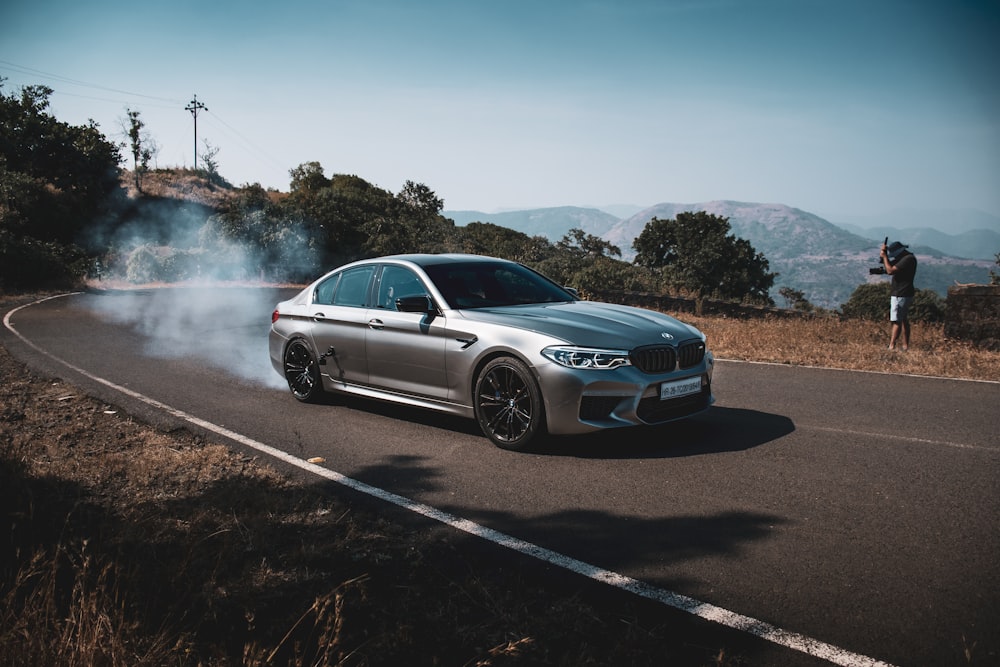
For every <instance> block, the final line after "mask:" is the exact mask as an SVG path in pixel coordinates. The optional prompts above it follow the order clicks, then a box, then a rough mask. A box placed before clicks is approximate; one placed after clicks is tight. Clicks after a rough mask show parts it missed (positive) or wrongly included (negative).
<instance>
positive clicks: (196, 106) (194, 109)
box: [184, 95, 208, 170]
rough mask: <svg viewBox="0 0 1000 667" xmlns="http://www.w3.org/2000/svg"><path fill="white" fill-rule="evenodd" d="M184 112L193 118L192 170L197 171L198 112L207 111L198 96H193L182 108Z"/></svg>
mask: <svg viewBox="0 0 1000 667" xmlns="http://www.w3.org/2000/svg"><path fill="white" fill-rule="evenodd" d="M184 110H185V111H190V112H191V115H192V116H194V168H195V169H196V170H197V169H198V111H199V110H205V111H208V107H206V106H205V105H204V104H202V103H201V102H199V101H198V96H197V95H195V96H194V99H193V100H191V102H190V103H189V104H188V105H187V106H186V107H184Z"/></svg>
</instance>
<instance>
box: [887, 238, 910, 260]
mask: <svg viewBox="0 0 1000 667" xmlns="http://www.w3.org/2000/svg"><path fill="white" fill-rule="evenodd" d="M909 247H910V246H908V245H903V244H902V243H900V242H899V241H893V242H892V243H890V244H889V247H888V248H886V251H885V254H886V255H887V256H888V257H889V263H890V264H895V263H896V261H897V260H899V258H900V257H902V256H903V253H904V252H906V249H907V248H909Z"/></svg>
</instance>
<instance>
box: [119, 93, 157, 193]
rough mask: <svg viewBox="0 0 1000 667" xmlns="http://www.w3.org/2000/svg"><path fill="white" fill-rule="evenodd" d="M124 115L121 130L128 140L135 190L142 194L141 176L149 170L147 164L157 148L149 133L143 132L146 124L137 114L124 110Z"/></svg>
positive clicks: (136, 112)
mask: <svg viewBox="0 0 1000 667" xmlns="http://www.w3.org/2000/svg"><path fill="white" fill-rule="evenodd" d="M125 115H126V117H127V119H125V120H122V130H123V132H124V133H125V134H126V136H128V139H129V149H130V150H131V153H132V175H133V177H134V182H135V189H136V190H138V191H139V192H142V175H143V174H144V173H145V172H147V171H148V170H149V162H150V160H152V159H153V155H155V154H156V151H157V150H158V148H157V146H156V144H155V143H154V142H153V139H152V137H151V136H150V135H149V133H148V132H146V131H144V128H145V127H146V124H145V123H144V122H143V121H142V119H141V118H140V117H139V112H138V111H132V110H131V109H129V108H126V109H125Z"/></svg>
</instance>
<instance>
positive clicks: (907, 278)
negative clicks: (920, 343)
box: [881, 241, 917, 350]
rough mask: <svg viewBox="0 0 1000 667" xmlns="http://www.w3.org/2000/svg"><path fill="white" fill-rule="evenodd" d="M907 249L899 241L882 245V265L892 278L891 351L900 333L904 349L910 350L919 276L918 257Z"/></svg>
mask: <svg viewBox="0 0 1000 667" xmlns="http://www.w3.org/2000/svg"><path fill="white" fill-rule="evenodd" d="M907 247H908V246H905V245H903V244H902V243H900V242H899V241H893V242H892V243H890V244H889V245H888V246H887V245H885V244H884V243H883V244H882V253H881V257H882V265H883V266H884V267H885V272H886V273H888V274H889V275H890V276H892V290H891V292H890V294H891V295H892V296H890V298H889V321H890V322H892V335H891V336H890V337H889V349H890V350H895V349H896V343H897V341H899V335H900V333H902V334H903V349H904V350H909V349H910V317H909V312H910V306H912V305H913V295H914V294H915V293H916V290H915V289H914V287H913V277H914V276H915V275H916V274H917V257H916V255H914V254H913V253H911V252H909V251H908V250H907V249H906V248H907Z"/></svg>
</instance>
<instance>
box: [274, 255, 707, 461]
mask: <svg viewBox="0 0 1000 667" xmlns="http://www.w3.org/2000/svg"><path fill="white" fill-rule="evenodd" d="M269 348H270V356H271V363H272V365H273V366H274V368H275V370H276V371H277V372H278V373H280V374H282V375H283V376H284V377H285V379H286V380H287V381H288V387H289V389H290V390H291V392H292V395H294V396H295V398H297V399H298V400H300V401H306V402H312V401H316V400H317V399H318V398H320V396H322V395H323V394H324V393H326V392H331V393H341V394H354V395H358V396H365V397H370V398H377V399H381V400H385V401H391V402H395V403H402V404H406V405H411V406H418V407H422V408H428V409H432V410H439V411H442V412H447V413H450V414H455V415H460V416H464V417H469V418H473V419H475V420H476V421H477V422H478V423H479V426H480V428H481V429H482V431H483V433H484V434H485V435H486V436H487V437H488V438H489V439H490V440H492V441H493V443H494V444H496V445H497V446H499V447H503V448H505V449H513V450H525V449H527V448H528V447H529V446H530V444H531V443H532V442H535V441H537V438H538V436H539V435H541V434H542V433H545V432H548V433H550V434H556V435H559V434H579V433H587V432H590V431H595V430H599V429H608V428H617V427H621V426H633V425H640V424H659V423H663V422H667V421H671V420H674V419H680V418H683V417H688V416H690V415H693V414H695V413H698V412H701V411H703V410H705V409H707V408H708V407H709V406H710V405H711V404H712V403H713V401H714V398H713V396H712V368H713V363H714V362H713V358H712V354H711V353H710V352H709V351H708V349H707V348H706V345H705V336H704V335H703V334H702V333H701V332H700V331H698V330H697V329H695V328H694V327H692V326H690V325H687V324H684V323H683V322H680V321H678V320H676V319H674V318H672V317H670V316H668V315H664V314H662V313H657V312H654V311H650V310H644V309H641V308H633V307H629V306H620V305H613V304H607V303H598V302H591V301H582V300H580V299H579V298H578V297H577V296H576V294H575V293H574V292H573V291H572V290H569V289H566V288H564V287H561V286H560V285H558V284H556V283H554V282H553V281H551V280H549V279H548V278H546V277H545V276H542V275H541V274H539V273H537V272H535V271H533V270H531V269H529V268H527V267H525V266H523V265H521V264H518V263H516V262H511V261H507V260H502V259H496V258H492V257H480V256H476V255H396V256H391V257H380V258H375V259H366V260H362V261H359V262H354V263H351V264H347V265H345V266H342V267H340V268H338V269H335V270H333V271H331V272H330V273H327V274H326V275H324V276H323V277H321V278H319V279H318V280H316V281H315V282H314V283H312V284H311V285H309V286H308V287H306V288H305V289H304V290H302V291H301V292H300V293H299V294H298V295H297V296H295V297H294V298H293V299H290V300H288V301H283V302H281V303H279V304H278V305H277V307H276V308H275V310H274V313H273V314H272V316H271V331H270V340H269Z"/></svg>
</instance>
